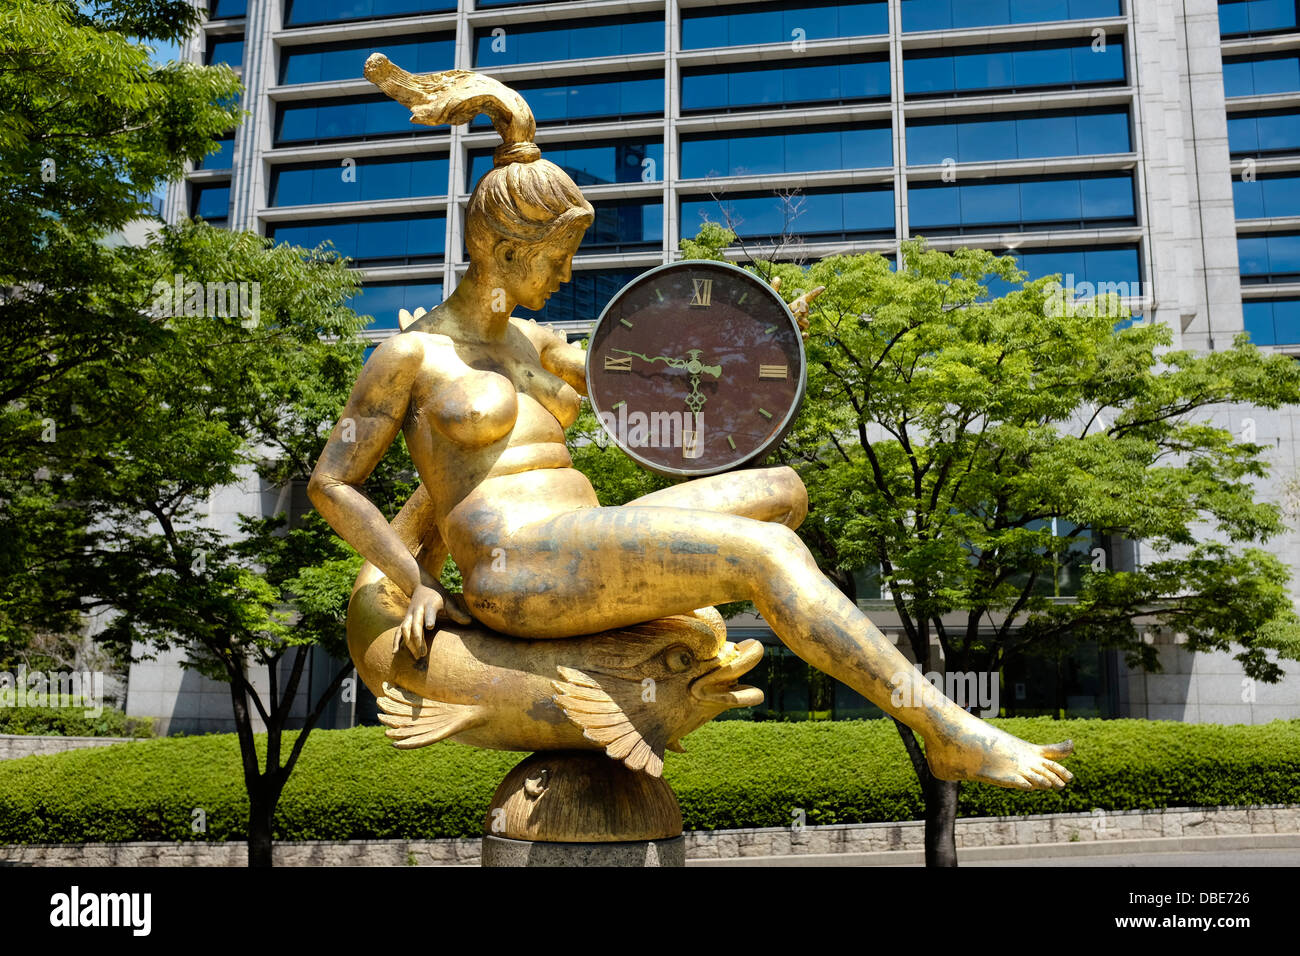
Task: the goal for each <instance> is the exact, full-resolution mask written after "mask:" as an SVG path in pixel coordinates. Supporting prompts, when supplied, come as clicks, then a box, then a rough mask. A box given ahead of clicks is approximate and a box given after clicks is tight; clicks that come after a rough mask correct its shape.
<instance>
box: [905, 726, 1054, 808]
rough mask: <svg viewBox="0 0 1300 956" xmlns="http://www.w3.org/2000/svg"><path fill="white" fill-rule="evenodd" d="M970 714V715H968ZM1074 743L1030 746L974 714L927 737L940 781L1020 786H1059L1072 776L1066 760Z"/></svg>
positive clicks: (930, 759) (933, 768)
mask: <svg viewBox="0 0 1300 956" xmlns="http://www.w3.org/2000/svg"><path fill="white" fill-rule="evenodd" d="M964 716H969V715H964ZM1072 753H1074V744H1073V743H1072V742H1071V741H1069V740H1067V741H1064V742H1063V743H1059V744H1045V745H1040V744H1031V743H1029V742H1028V741H1026V740H1021V739H1020V738H1019V737H1013V736H1012V735H1011V734H1008V733H1006V732H1004V731H1001V730H998V729H997V728H996V727H994V726H993V725H992V724H987V723H985V722H984V721H982V720H979V719H978V718H976V717H971V718H970V722H969V723H967V722H965V721H962V722H961V725H960V726H957V727H952V728H948V729H947V732H946V733H942V734H934V735H931V736H930V737H929V738H927V739H926V742H925V756H926V760H927V761H928V762H929V764H930V770H931V771H932V772H933V773H934V775H935V776H936V777H938V778H939V779H941V780H976V781H979V782H980V783H991V784H995V785H997V786H999V787H1010V788H1014V789H1018V790H1060V789H1061V788H1062V787H1064V786H1065V785H1066V784H1067V783H1069V782H1070V781H1071V780H1073V779H1074V774H1072V773H1070V771H1068V770H1066V769H1065V768H1064V767H1062V766H1061V765H1060V764H1059V763H1057V762H1056V761H1057V760H1062V759H1064V758H1066V757H1068V756H1069V755H1070V754H1072Z"/></svg>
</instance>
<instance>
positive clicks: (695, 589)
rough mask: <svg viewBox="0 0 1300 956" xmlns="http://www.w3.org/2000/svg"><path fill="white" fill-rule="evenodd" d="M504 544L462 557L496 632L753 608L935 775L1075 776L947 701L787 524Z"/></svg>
mask: <svg viewBox="0 0 1300 956" xmlns="http://www.w3.org/2000/svg"><path fill="white" fill-rule="evenodd" d="M497 544H498V545H499V546H498V547H494V548H493V550H492V553H483V554H480V555H477V556H472V555H465V556H458V563H459V564H460V565H461V569H462V571H463V572H464V574H465V596H466V598H467V600H468V602H469V605H470V608H471V610H472V612H473V613H474V616H475V617H477V618H479V619H480V620H481V621H483V622H484V623H485V624H487V625H488V626H490V627H493V628H495V629H497V630H500V631H503V632H505V633H512V634H518V635H519V636H527V637H565V636H570V635H573V634H583V633H593V632H596V631H602V630H606V629H613V628H617V627H624V626H628V625H632V624H637V623H640V622H642V621H648V620H653V619H656V618H660V617H666V616H668V615H671V614H681V613H687V612H689V611H691V610H692V609H694V608H697V607H701V606H703V605H706V604H721V603H724V602H728V601H737V600H751V601H753V602H754V604H755V605H756V606H757V607H758V609H759V611H760V612H762V614H763V617H764V618H765V619H766V620H767V622H768V624H769V625H771V627H772V629H773V630H774V631H775V632H776V634H777V635H778V636H779V637H780V638H781V640H782V641H784V642H785V644H786V645H787V646H788V647H789V648H790V649H791V650H792V651H794V652H795V653H796V654H798V655H799V656H800V657H801V658H803V659H804V660H805V661H807V662H808V663H810V664H812V665H813V666H814V667H817V668H818V669H820V670H822V671H824V672H825V673H827V674H829V675H831V676H832V677H834V678H836V679H837V680H840V681H843V682H844V683H845V684H847V685H849V686H850V687H852V688H853V689H854V690H856V691H858V693H860V694H862V695H863V696H864V697H866V698H867V699H869V700H870V701H872V702H873V703H874V704H876V705H877V706H878V707H880V708H881V709H882V710H884V711H885V712H886V713H888V714H891V715H892V716H894V717H897V718H898V719H899V720H901V721H902V722H903V723H905V724H906V725H907V726H909V727H911V728H912V729H913V730H915V731H916V732H917V733H919V734H920V735H921V737H922V739H923V740H924V741H925V744H926V756H927V759H928V760H929V763H930V767H931V769H932V770H933V771H934V772H935V774H936V775H937V776H939V777H941V778H943V779H951V780H958V779H960V780H980V781H984V782H987V783H995V784H999V785H1001V786H1006V787H1019V788H1023V789H1039V788H1041V789H1047V788H1056V787H1061V786H1064V785H1065V783H1066V782H1068V781H1069V780H1070V778H1071V775H1070V773H1069V771H1067V770H1066V769H1065V768H1064V767H1062V766H1060V765H1059V764H1058V763H1056V762H1055V760H1053V759H1052V758H1054V757H1064V756H1066V755H1067V754H1068V753H1069V752H1070V747H1069V745H1068V744H1063V745H1056V746H1049V747H1043V746H1038V745H1035V744H1030V743H1027V742H1025V741H1023V740H1020V739H1018V738H1016V737H1013V736H1011V735H1010V734H1006V733H1004V732H1002V731H1000V730H997V729H996V728H994V727H993V726H992V725H990V724H987V723H985V722H984V721H982V720H980V719H979V718H978V717H975V716H973V715H971V714H968V713H966V712H965V711H964V710H962V709H961V708H960V707H958V706H957V705H956V704H954V703H953V702H952V701H950V700H949V699H948V698H946V697H944V696H943V695H942V694H939V693H937V692H936V691H935V690H934V688H933V687H932V686H931V685H930V683H929V682H928V681H926V680H925V678H924V677H923V676H922V675H921V673H920V672H919V671H918V670H917V669H916V668H915V667H914V666H912V664H911V663H910V662H909V661H908V660H907V659H906V658H905V657H904V656H903V655H902V654H901V653H899V651H898V650H897V648H895V647H894V646H893V644H891V643H890V642H889V640H888V639H887V638H886V637H885V636H884V635H883V634H881V633H880V631H879V630H878V629H877V628H876V627H875V626H874V625H873V624H872V623H871V622H870V621H869V620H868V619H867V617H866V616H865V615H864V614H863V613H862V612H861V611H860V610H859V609H858V607H857V605H855V604H854V603H853V602H852V601H850V600H849V599H848V598H847V597H845V596H844V595H843V594H842V593H841V592H840V591H839V589H838V588H836V587H835V585H834V584H832V583H831V582H830V581H829V580H828V579H827V578H826V576H825V575H823V574H822V572H821V570H820V569H819V568H818V567H817V564H816V562H815V561H814V560H813V557H812V555H811V554H810V553H809V552H808V549H807V548H806V547H805V546H804V544H803V542H802V541H800V540H799V538H798V537H797V536H796V535H795V534H794V532H793V531H791V530H790V529H789V528H788V527H785V526H784V525H782V524H779V523H771V522H764V521H758V520H754V519H752V518H747V517H739V516H736V515H734V514H719V513H715V512H709V511H697V510H688V509H681V508H671V507H655V506H649V507H646V506H634V505H625V506H623V507H618V508H592V509H586V510H582V511H576V512H570V513H567V514H563V515H559V516H557V517H555V518H551V519H548V520H546V521H543V522H539V523H537V524H530V525H526V526H523V527H519V528H514V529H511V530H509V531H506V532H505V533H503V534H502V535H501V536H500V537H498V538H497ZM462 557H463V558H465V559H472V560H462ZM895 691H897V699H901V700H902V701H903V702H904V703H903V704H901V705H899V704H895V703H894V700H895V699H896V697H895Z"/></svg>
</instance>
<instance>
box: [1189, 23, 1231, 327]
mask: <svg viewBox="0 0 1300 956" xmlns="http://www.w3.org/2000/svg"><path fill="white" fill-rule="evenodd" d="M1180 19H1181V26H1182V29H1181V30H1180V31H1179V37H1180V39H1181V40H1182V42H1183V54H1184V77H1185V79H1184V83H1185V90H1186V94H1185V98H1184V100H1183V104H1182V106H1183V115H1184V117H1185V120H1186V122H1187V123H1188V126H1189V131H1190V133H1191V141H1190V144H1189V146H1190V149H1189V153H1190V155H1189V162H1190V163H1191V174H1192V176H1193V179H1192V181H1191V182H1190V183H1189V190H1188V191H1189V198H1190V200H1191V206H1190V208H1189V210H1188V214H1189V217H1190V218H1192V219H1193V228H1194V230H1195V233H1196V235H1197V237H1198V238H1199V240H1200V248H1199V250H1198V252H1199V255H1197V256H1196V257H1195V258H1194V259H1193V261H1194V262H1195V263H1196V266H1195V270H1194V286H1193V287H1194V289H1195V291H1196V292H1197V294H1198V299H1199V304H1200V305H1201V307H1202V308H1203V315H1204V319H1203V326H1202V321H1201V320H1200V319H1199V317H1198V321H1197V322H1196V323H1194V324H1193V326H1192V327H1191V328H1190V329H1189V330H1188V331H1189V332H1190V333H1192V334H1193V335H1194V336H1196V337H1197V338H1199V336H1197V333H1199V332H1200V331H1201V329H1202V327H1203V328H1204V335H1205V338H1206V342H1205V347H1207V348H1209V349H1214V348H1216V347H1218V348H1222V347H1224V346H1227V345H1230V344H1231V342H1232V339H1233V337H1234V336H1235V335H1236V334H1237V333H1239V332H1240V331H1241V330H1242V311H1241V268H1240V264H1239V262H1238V258H1237V243H1236V239H1237V229H1236V216H1235V213H1234V210H1233V198H1232V160H1231V156H1230V153H1229V150H1228V125H1227V113H1226V108H1227V102H1226V99H1225V96H1224V86H1223V55H1222V52H1221V46H1220V41H1219V11H1218V4H1217V2H1216V0H1182V14H1181V18H1180ZM1196 344H1197V345H1198V346H1199V342H1198V343H1196Z"/></svg>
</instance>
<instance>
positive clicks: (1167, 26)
mask: <svg viewBox="0 0 1300 956" xmlns="http://www.w3.org/2000/svg"><path fill="white" fill-rule="evenodd" d="M1177 2H1179V0H1158V2H1156V3H1150V4H1135V3H1129V4H1128V15H1129V18H1130V29H1129V46H1130V49H1129V51H1128V64H1129V71H1130V79H1129V84H1130V86H1131V87H1132V88H1133V89H1134V91H1135V95H1134V97H1133V128H1134V149H1135V151H1137V152H1138V154H1139V155H1140V157H1141V169H1140V171H1139V181H1140V185H1141V193H1140V195H1141V199H1142V207H1141V210H1142V219H1143V221H1142V226H1143V232H1144V233H1145V235H1144V241H1143V259H1144V263H1143V265H1144V269H1143V273H1144V277H1145V282H1146V285H1147V292H1148V294H1149V295H1150V296H1151V299H1152V301H1151V306H1150V312H1151V318H1152V320H1153V321H1156V322H1162V323H1164V324H1166V325H1168V326H1169V327H1170V328H1171V329H1173V331H1174V334H1175V335H1176V336H1177V335H1179V334H1180V333H1181V332H1182V330H1183V329H1184V327H1186V326H1187V325H1188V324H1189V323H1190V322H1191V321H1192V318H1193V316H1194V313H1195V305H1194V304H1193V303H1194V297H1193V296H1192V295H1191V290H1190V287H1189V283H1190V281H1191V272H1190V262H1189V255H1190V249H1189V248H1188V242H1189V238H1188V237H1189V233H1190V229H1191V224H1190V223H1189V222H1188V220H1187V173H1186V168H1185V164H1186V150H1185V148H1184V133H1183V113H1182V109H1181V106H1180V99H1181V82H1182V73H1181V71H1180V70H1179V68H1178V55H1177V53H1178V43H1177V39H1176V36H1175V33H1174V29H1175V21H1174V12H1173V4H1174V3H1177Z"/></svg>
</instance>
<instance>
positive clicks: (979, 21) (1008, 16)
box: [902, 0, 1120, 33]
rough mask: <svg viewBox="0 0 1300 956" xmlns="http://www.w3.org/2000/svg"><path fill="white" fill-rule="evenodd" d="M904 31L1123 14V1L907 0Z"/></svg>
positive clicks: (904, 0)
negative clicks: (1120, 3) (1121, 8)
mask: <svg viewBox="0 0 1300 956" xmlns="http://www.w3.org/2000/svg"><path fill="white" fill-rule="evenodd" d="M902 12H903V32H905V33H916V32H919V31H921V30H950V29H961V28H968V27H992V26H1008V25H1011V24H1016V23H1049V22H1053V21H1056V20H1086V19H1091V18H1094V17H1118V16H1120V5H1119V0H903V7H902Z"/></svg>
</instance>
